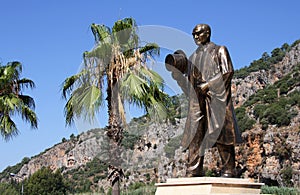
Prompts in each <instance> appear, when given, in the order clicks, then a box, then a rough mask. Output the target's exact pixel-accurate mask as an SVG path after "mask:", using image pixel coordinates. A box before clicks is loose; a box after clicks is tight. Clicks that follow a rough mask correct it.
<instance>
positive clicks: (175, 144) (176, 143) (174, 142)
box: [164, 135, 183, 159]
mask: <svg viewBox="0 0 300 195" xmlns="http://www.w3.org/2000/svg"><path fill="white" fill-rule="evenodd" d="M182 136H183V135H178V136H176V137H173V138H171V139H170V140H169V142H168V143H167V144H166V145H165V147H164V150H165V152H166V156H167V157H168V158H171V159H172V158H174V155H175V150H177V149H178V148H179V147H180V142H181V139H182Z"/></svg>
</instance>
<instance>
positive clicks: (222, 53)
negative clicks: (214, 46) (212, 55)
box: [218, 45, 229, 55]
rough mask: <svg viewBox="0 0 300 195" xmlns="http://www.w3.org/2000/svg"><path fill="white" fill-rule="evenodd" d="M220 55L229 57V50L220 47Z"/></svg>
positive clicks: (222, 46)
mask: <svg viewBox="0 0 300 195" xmlns="http://www.w3.org/2000/svg"><path fill="white" fill-rule="evenodd" d="M218 53H219V54H221V55H228V53H229V52H228V49H227V47H226V46H224V45H220V46H219V47H218Z"/></svg>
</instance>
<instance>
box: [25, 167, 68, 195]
mask: <svg viewBox="0 0 300 195" xmlns="http://www.w3.org/2000/svg"><path fill="white" fill-rule="evenodd" d="M67 189H68V187H67V185H66V183H65V181H64V179H63V177H62V175H61V173H60V171H59V170H57V171H56V172H54V173H53V172H52V170H51V169H50V168H46V167H43V168H41V169H40V170H38V171H37V172H35V173H34V174H33V175H32V176H30V177H29V178H28V179H27V180H25V183H24V192H25V194H32V195H55V194H57V195H61V194H67Z"/></svg>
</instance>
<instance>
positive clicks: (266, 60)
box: [234, 43, 295, 79]
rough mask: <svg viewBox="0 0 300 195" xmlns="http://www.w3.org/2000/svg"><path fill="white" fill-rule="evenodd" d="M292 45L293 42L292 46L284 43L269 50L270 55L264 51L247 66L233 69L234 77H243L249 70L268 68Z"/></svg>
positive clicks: (279, 59)
mask: <svg viewBox="0 0 300 195" xmlns="http://www.w3.org/2000/svg"><path fill="white" fill-rule="evenodd" d="M293 46H295V43H294V44H293V45H292V46H289V44H287V43H284V44H283V45H282V46H281V48H275V49H274V50H273V51H271V56H270V55H269V54H268V53H267V52H264V53H263V54H262V57H261V58H260V59H258V60H254V61H253V62H251V63H250V65H249V66H245V67H244V68H241V69H239V70H237V71H235V74H234V77H235V78H242V79H243V78H245V77H247V76H248V75H249V74H250V73H251V72H256V71H259V70H269V69H270V68H271V65H272V64H276V63H278V62H280V61H281V60H282V59H283V57H284V56H285V54H286V52H288V51H289V50H290V48H291V47H293Z"/></svg>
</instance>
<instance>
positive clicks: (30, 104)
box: [18, 95, 35, 109]
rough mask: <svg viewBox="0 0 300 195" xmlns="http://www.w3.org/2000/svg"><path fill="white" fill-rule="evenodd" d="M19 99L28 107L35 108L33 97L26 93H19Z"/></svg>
mask: <svg viewBox="0 0 300 195" xmlns="http://www.w3.org/2000/svg"><path fill="white" fill-rule="evenodd" d="M18 97H19V99H21V100H22V101H23V104H24V105H26V106H28V107H29V108H32V109H35V102H34V99H33V98H32V97H30V96H28V95H19V96H18Z"/></svg>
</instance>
